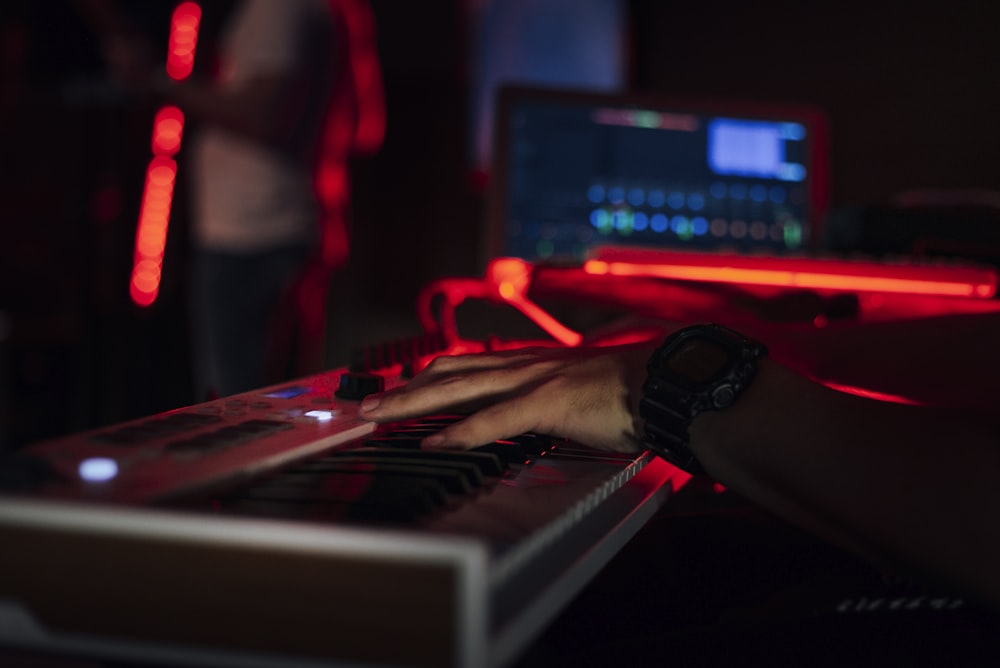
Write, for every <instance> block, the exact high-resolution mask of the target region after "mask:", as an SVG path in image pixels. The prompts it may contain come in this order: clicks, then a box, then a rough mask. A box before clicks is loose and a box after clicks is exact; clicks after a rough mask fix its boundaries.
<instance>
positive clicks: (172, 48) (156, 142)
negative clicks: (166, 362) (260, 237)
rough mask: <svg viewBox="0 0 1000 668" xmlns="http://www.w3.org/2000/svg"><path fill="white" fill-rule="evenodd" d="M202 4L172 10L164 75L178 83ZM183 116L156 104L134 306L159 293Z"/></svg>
mask: <svg viewBox="0 0 1000 668" xmlns="http://www.w3.org/2000/svg"><path fill="white" fill-rule="evenodd" d="M200 23H201V7H199V6H198V4H197V3H194V2H182V3H181V4H179V5H177V7H176V9H174V13H173V17H172V19H171V22H170V39H169V41H168V47H167V74H168V75H169V76H170V77H171V78H172V79H174V80H176V81H180V80H181V79H185V78H187V77H188V76H189V75H190V74H191V70H192V68H193V67H194V52H195V47H196V46H197V42H198V26H199V24H200ZM183 135H184V114H183V113H182V112H181V110H180V109H178V108H177V107H175V106H173V105H167V106H164V107H161V108H160V110H159V111H158V112H156V116H155V118H154V119H153V136H152V139H151V150H152V152H153V159H152V160H150V162H149V166H148V167H147V168H146V184H145V187H144V189H143V192H142V203H141V205H140V208H139V222H138V225H137V226H136V230H135V251H134V254H133V259H132V277H131V280H130V282H129V294H131V296H132V301H133V302H135V303H136V304H137V305H138V306H143V307H145V306H150V305H151V304H152V303H153V302H154V301H156V297H157V295H158V294H159V293H160V276H161V274H162V272H163V254H164V251H165V250H166V247H167V228H168V227H169V225H170V207H171V204H172V203H173V199H174V183H175V182H176V181H177V163H176V162H174V160H173V156H175V155H176V154H177V151H179V150H180V148H181V138H182V137H183Z"/></svg>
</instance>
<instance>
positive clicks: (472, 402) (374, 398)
mask: <svg viewBox="0 0 1000 668" xmlns="http://www.w3.org/2000/svg"><path fill="white" fill-rule="evenodd" d="M651 352H652V346H651V345H650V344H643V345H630V346H615V347H607V348H572V349H565V348H555V349H553V348H529V349H523V350H514V351H505V352H499V353H484V354H477V355H463V356H458V357H439V358H437V359H435V360H434V361H433V362H432V363H431V364H430V365H428V367H427V368H426V369H425V370H424V371H423V372H421V373H420V374H419V375H417V376H416V377H415V378H414V379H413V380H412V381H411V382H410V383H409V384H408V385H406V386H405V387H403V388H399V389H397V390H392V391H389V392H386V393H384V394H380V395H369V396H368V397H366V398H365V399H364V401H363V402H362V403H361V416H362V417H364V418H366V419H369V420H374V421H375V422H391V421H396V420H401V419H406V418H411V417H417V416H421V415H428V414H433V413H441V412H459V413H465V412H469V411H471V414H470V415H469V417H466V418H464V419H462V420H461V421H459V422H456V423H455V424H453V425H450V426H448V427H446V428H445V429H443V430H441V431H440V432H438V433H437V434H435V435H432V436H429V437H427V438H425V439H424V441H423V446H424V447H427V448H447V449H467V448H472V447H476V446H478V445H482V444H484V443H489V442H491V441H494V440H497V439H503V438H511V437H513V436H516V435H518V434H522V433H525V432H536V433H541V434H549V435H553V436H560V437H566V438H570V439H572V440H574V441H577V442H578V443H581V444H584V445H589V446H592V447H596V448H602V449H605V450H614V451H619V452H638V451H640V450H641V449H642V447H641V446H640V444H639V439H638V435H639V433H640V429H639V418H638V404H639V394H640V392H641V389H642V383H643V381H644V380H645V374H646V369H645V363H646V360H647V359H648V358H649V356H650V354H651Z"/></svg>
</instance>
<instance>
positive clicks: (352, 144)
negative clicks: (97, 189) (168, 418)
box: [85, 0, 385, 400]
mask: <svg viewBox="0 0 1000 668" xmlns="http://www.w3.org/2000/svg"><path fill="white" fill-rule="evenodd" d="M85 4H87V5H89V6H90V7H91V9H92V10H93V8H94V7H97V8H98V10H97V12H96V13H100V12H106V11H107V4H108V3H106V2H104V1H103V0H88V2H86V3H85ZM119 23H120V22H119ZM105 42H106V46H105V53H106V54H107V58H108V60H109V62H110V63H111V64H112V66H113V67H114V69H115V70H116V72H117V73H118V74H119V76H120V77H121V78H122V79H123V80H124V81H126V82H127V83H129V84H130V85H132V86H134V87H137V88H142V89H145V90H152V91H153V92H154V93H156V94H159V95H162V96H164V97H165V98H166V99H167V100H168V101H170V102H172V103H175V104H177V105H178V106H179V107H180V108H181V109H182V110H183V111H184V113H185V114H186V115H187V116H188V118H189V119H191V120H195V121H197V122H198V123H199V129H200V131H199V132H198V134H197V136H196V137H194V138H193V141H192V142H190V143H189V146H188V164H187V165H186V168H187V169H186V170H185V171H186V172H187V175H188V177H189V178H190V181H191V186H192V198H191V200H192V233H191V237H192V240H193V255H192V266H191V272H190V277H189V278H190V286H191V294H190V303H191V314H192V323H193V339H194V356H195V382H196V392H197V395H196V398H197V399H198V400H204V399H207V398H210V397H214V396H228V395H231V394H236V393H239V392H244V391H247V390H251V389H254V388H257V387H261V386H263V385H266V384H268V383H271V382H277V381H279V380H283V379H284V378H287V377H288V376H289V375H293V374H304V373H309V372H315V371H318V370H320V368H321V367H322V364H323V359H324V345H325V325H326V305H327V304H326V303H327V295H328V292H329V285H330V281H331V277H332V274H333V273H334V272H335V271H336V270H337V269H338V268H339V267H341V266H342V265H343V264H344V262H345V261H346V259H347V256H348V250H349V227H350V225H349V218H350V215H349V210H350V181H349V174H348V161H349V159H350V157H351V156H352V155H358V154H370V153H372V152H374V151H376V150H377V149H378V148H379V146H380V145H381V141H382V136H383V133H384V117H385V116H384V108H383V94H382V88H381V77H380V67H379V63H378V55H377V52H376V44H375V26H374V20H373V16H372V13H371V9H370V7H369V5H368V3H367V1H366V0H283V1H282V2H274V1H273V0H244V1H242V2H239V3H237V4H236V5H235V6H234V8H233V9H232V11H231V14H230V15H229V16H228V17H227V21H226V24H225V25H224V27H223V31H222V34H221V46H220V49H219V58H218V63H217V66H216V67H215V68H214V69H215V73H214V74H213V78H212V80H210V81H198V80H185V81H183V82H173V81H169V80H168V79H166V78H165V75H159V74H154V72H158V71H159V70H156V69H154V68H152V67H150V66H149V65H148V63H149V62H150V58H149V57H148V54H149V53H150V52H151V49H150V48H149V47H148V46H147V45H146V43H145V42H144V41H143V40H138V39H136V38H135V36H134V34H130V33H129V32H128V31H122V30H112V31H109V34H108V35H106V39H105Z"/></svg>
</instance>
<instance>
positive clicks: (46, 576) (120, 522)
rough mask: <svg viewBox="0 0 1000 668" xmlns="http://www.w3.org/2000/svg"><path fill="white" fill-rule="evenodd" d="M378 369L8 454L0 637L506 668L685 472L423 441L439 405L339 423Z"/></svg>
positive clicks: (19, 644) (231, 654) (601, 455)
mask: <svg viewBox="0 0 1000 668" xmlns="http://www.w3.org/2000/svg"><path fill="white" fill-rule="evenodd" d="M400 368H401V367H400V365H398V364H397V365H395V366H393V367H385V368H384V369H382V370H381V371H380V372H379V373H378V374H371V373H355V372H350V371H348V370H346V369H338V370H333V371H329V372H326V373H322V374H318V375H315V376H312V377H308V378H303V379H300V380H297V381H294V382H290V383H283V384H280V385H275V386H272V387H268V388H263V389H260V390H257V391H253V392H247V393H244V394H240V395H236V396H232V397H226V398H222V399H218V400H215V401H210V402H207V403H203V404H198V405H194V406H189V407H186V408H181V409H178V410H174V411H169V412H166V413H163V414H160V415H155V416H151V417H148V418H144V419H139V420H134V421H131V422H127V423H124V424H120V425H114V426H110V427H105V428H101V429H96V430H93V431H89V432H86V433H82V434H77V435H73V436H69V437H65V438H60V439H55V440H52V441H48V442H44V443H39V444H36V445H33V446H31V447H28V448H26V449H24V450H22V451H19V452H17V453H14V454H12V455H8V456H7V458H6V459H5V460H4V461H3V462H0V471H2V472H0V543H2V545H3V546H4V547H3V549H2V550H0V645H2V646H6V647H12V648H17V649H19V650H29V651H36V650H37V651H40V652H55V653H59V654H63V655H72V656H82V657H94V658H98V659H103V660H121V661H140V662H149V663H153V664H157V663H159V664H164V665H175V666H187V665H190V666H199V665H200V666H214V667H222V666H241V667H246V666H260V667H265V666H274V667H277V666H281V667H282V668H287V667H292V668H294V667H296V666H301V667H302V668H306V667H317V666H346V665H351V666H358V665H361V666H435V667H440V666H461V667H464V666H470V667H492V666H497V667H499V666H504V665H509V664H510V663H511V662H513V661H514V660H516V658H517V656H518V655H519V654H520V653H521V652H522V651H523V650H524V649H525V648H526V647H527V646H528V645H529V644H530V643H531V641H532V640H533V639H534V638H535V637H536V636H537V635H538V634H539V633H540V632H541V631H542V630H543V629H544V628H545V625H546V624H547V623H548V622H549V621H551V620H552V619H553V618H554V617H555V616H556V615H558V614H559V612H560V610H561V609H562V608H563V606H565V604H566V603H567V602H568V601H569V600H570V599H571V598H572V597H573V596H574V595H575V594H576V593H577V592H579V591H580V590H581V589H582V588H583V587H584V586H585V585H586V584H587V582H588V581H589V580H590V579H591V578H592V577H593V576H594V575H595V574H596V573H597V572H598V571H599V570H600V569H601V567H602V566H603V565H604V564H605V563H606V562H607V561H608V560H610V559H611V558H612V557H613V556H614V554H615V553H616V552H617V551H618V550H619V549H620V548H621V547H622V546H623V545H624V543H625V542H626V541H627V540H628V539H629V538H630V537H631V536H632V535H633V534H634V533H635V532H636V531H638V529H639V528H640V527H641V526H642V525H643V524H644V523H645V522H646V521H647V519H648V518H649V517H650V516H651V515H652V514H653V513H654V512H656V510H657V509H658V508H659V507H660V506H661V505H662V504H663V503H664V502H665V500H666V499H667V498H668V496H669V495H670V494H671V492H672V491H673V490H674V489H676V488H677V487H678V486H680V485H681V484H683V482H684V481H685V480H686V475H685V474H683V473H682V472H679V471H678V470H676V469H674V468H673V467H671V466H669V465H668V464H666V463H665V462H662V461H661V460H659V459H656V458H653V457H651V456H650V455H649V454H648V453H642V454H637V455H619V454H612V453H606V452H600V451H595V450H591V449H588V448H584V447H582V446H579V445H577V444H574V443H572V442H567V441H563V440H559V439H553V438H550V437H546V436H541V435H534V434H524V435H522V436H519V437H517V438H513V439H510V440H508V441H502V442H496V443H490V444H485V445H484V446H482V447H481V448H477V449H475V450H474V451H471V452H468V453H431V452H424V451H421V450H420V449H419V448H418V447H417V446H418V443H419V439H420V438H421V437H422V436H423V435H424V434H426V433H429V432H431V431H434V430H436V429H439V428H440V427H441V425H442V424H445V423H447V422H449V421H451V420H454V419H456V416H431V417H428V418H423V419H420V420H409V421H406V422H401V423H397V424H391V425H382V426H379V427H377V426H376V425H374V424H373V423H370V422H366V421H364V420H362V419H360V418H359V417H358V414H357V407H358V400H359V399H360V397H361V396H362V394H363V393H364V392H367V391H369V390H368V389H364V388H365V387H369V386H370V387H377V386H383V387H387V388H391V387H396V386H399V385H401V384H403V383H405V382H406V381H405V379H404V378H403V377H402V374H401V373H400ZM345 387H346V388H347V389H346V390H345V389H344V388H345ZM359 388H361V389H359ZM338 393H339V394H340V396H338Z"/></svg>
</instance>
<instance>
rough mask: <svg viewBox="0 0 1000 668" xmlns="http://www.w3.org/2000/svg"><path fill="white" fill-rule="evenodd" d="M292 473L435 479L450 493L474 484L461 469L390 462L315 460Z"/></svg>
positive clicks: (456, 492) (458, 491) (462, 491)
mask: <svg viewBox="0 0 1000 668" xmlns="http://www.w3.org/2000/svg"><path fill="white" fill-rule="evenodd" d="M287 473H289V474H292V475H298V474H300V473H303V474H311V473H338V474H341V473H342V474H350V473H357V474H367V475H374V476H383V475H384V476H400V477H410V478H414V479H425V480H435V481H437V482H439V483H440V484H441V485H442V486H443V487H444V488H445V489H446V490H448V491H449V492H450V493H452V494H468V493H470V492H472V491H473V489H474V486H473V484H472V481H471V480H469V478H468V476H466V475H465V474H464V473H462V472H461V471H457V470H455V469H449V468H445V467H438V466H430V465H427V466H424V465H421V466H406V465H399V464H393V463H390V462H374V463H365V462H351V461H342V462H338V461H323V462H320V461H316V462H310V463H309V464H306V465H305V466H303V467H301V468H299V469H295V470H292V471H288V472H287Z"/></svg>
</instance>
